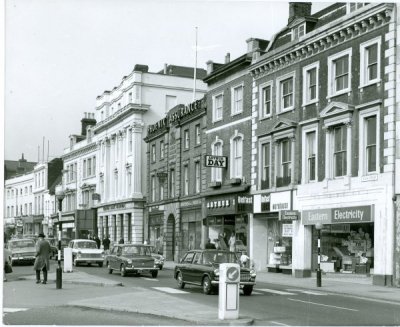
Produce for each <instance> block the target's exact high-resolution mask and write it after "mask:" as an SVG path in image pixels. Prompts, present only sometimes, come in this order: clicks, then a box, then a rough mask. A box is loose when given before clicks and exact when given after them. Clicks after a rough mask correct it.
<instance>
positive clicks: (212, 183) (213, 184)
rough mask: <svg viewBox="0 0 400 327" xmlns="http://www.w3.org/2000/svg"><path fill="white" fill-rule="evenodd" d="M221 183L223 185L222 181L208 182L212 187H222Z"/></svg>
mask: <svg viewBox="0 0 400 327" xmlns="http://www.w3.org/2000/svg"><path fill="white" fill-rule="evenodd" d="M221 185H222V183H221V182H210V183H208V187H211V188H217V187H221Z"/></svg>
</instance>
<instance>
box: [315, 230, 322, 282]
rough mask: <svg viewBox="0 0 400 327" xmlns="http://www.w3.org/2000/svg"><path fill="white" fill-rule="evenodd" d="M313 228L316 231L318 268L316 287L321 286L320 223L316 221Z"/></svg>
mask: <svg viewBox="0 0 400 327" xmlns="http://www.w3.org/2000/svg"><path fill="white" fill-rule="evenodd" d="M315 229H316V230H317V231H318V268H317V287H321V229H322V224H321V223H316V224H315Z"/></svg>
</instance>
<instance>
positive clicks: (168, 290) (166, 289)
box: [152, 287, 189, 294]
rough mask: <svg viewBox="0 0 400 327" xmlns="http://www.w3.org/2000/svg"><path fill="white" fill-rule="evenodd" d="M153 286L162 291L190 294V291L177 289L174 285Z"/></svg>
mask: <svg viewBox="0 0 400 327" xmlns="http://www.w3.org/2000/svg"><path fill="white" fill-rule="evenodd" d="M152 288H154V289H155V290H158V291H161V292H165V293H171V294H189V292H185V291H181V290H177V289H176V288H172V287H152Z"/></svg>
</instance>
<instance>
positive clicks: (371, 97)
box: [250, 3, 396, 285]
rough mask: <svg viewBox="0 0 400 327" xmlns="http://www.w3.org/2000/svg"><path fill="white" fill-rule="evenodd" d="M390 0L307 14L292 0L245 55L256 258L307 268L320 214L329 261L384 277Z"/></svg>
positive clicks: (306, 272)
mask: <svg viewBox="0 0 400 327" xmlns="http://www.w3.org/2000/svg"><path fill="white" fill-rule="evenodd" d="M393 8H394V7H393V4H378V3H371V4H366V5H364V4H362V3H357V4H354V3H338V4H334V5H331V6H329V7H327V8H325V9H324V10H322V11H320V12H317V13H315V14H313V15H311V3H290V15H289V21H288V24H287V26H286V27H285V28H284V29H282V30H281V31H280V32H279V33H278V34H276V35H275V36H274V38H273V40H271V43H270V44H269V46H268V48H267V51H266V53H262V52H260V53H259V54H258V55H257V56H256V58H255V60H254V61H253V64H252V66H251V68H250V72H251V74H252V76H253V78H254V82H253V115H254V117H257V118H256V119H255V120H254V121H253V130H254V131H255V134H256V138H255V139H254V142H253V145H252V148H253V150H252V156H253V158H254V159H255V160H254V164H253V167H252V176H253V178H252V185H253V187H252V193H253V194H254V196H255V197H257V198H258V200H257V202H258V205H257V210H256V209H255V213H254V215H253V217H252V218H253V219H252V225H253V227H252V230H253V236H254V237H253V239H252V241H253V251H252V254H253V256H254V258H255V260H256V262H258V266H259V267H260V268H262V267H269V266H274V267H277V266H279V265H281V266H283V268H288V269H291V270H292V272H293V274H294V275H295V276H297V277H304V276H310V274H311V271H314V270H315V269H316V266H317V230H316V227H320V226H319V225H320V224H321V225H322V243H321V251H322V254H323V255H324V256H325V261H324V266H325V271H327V270H328V271H330V270H331V271H340V272H344V273H346V272H352V273H355V272H356V271H357V272H363V273H369V272H370V271H371V269H373V273H374V275H373V280H374V283H375V284H379V285H391V284H392V282H393V273H394V272H393V269H394V262H393V258H394V256H393V245H394V239H393V235H394V206H393V202H392V201H393V200H392V198H393V194H394V189H393V178H394V168H395V167H394V137H393V135H394V134H393V133H394V123H393V122H394V118H395V110H394V107H393V105H391V100H390V99H391V98H392V97H393V96H394V94H395V83H394V82H393V81H394V72H393V71H394V70H393V63H394V62H395V59H396V58H395V53H394V51H393V44H394V34H393V26H392V24H393V17H392V13H393ZM322 31H323V33H322ZM255 201H256V199H255ZM268 202H269V203H268ZM263 208H264V210H263ZM258 210H260V211H261V213H258ZM256 211H257V214H256ZM366 262H368V263H367V264H366ZM325 263H326V264H325Z"/></svg>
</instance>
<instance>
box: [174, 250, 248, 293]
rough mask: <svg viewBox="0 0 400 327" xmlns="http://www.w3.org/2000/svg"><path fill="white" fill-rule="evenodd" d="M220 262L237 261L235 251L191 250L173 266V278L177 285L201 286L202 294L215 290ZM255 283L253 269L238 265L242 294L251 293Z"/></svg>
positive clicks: (180, 286) (182, 286)
mask: <svg viewBox="0 0 400 327" xmlns="http://www.w3.org/2000/svg"><path fill="white" fill-rule="evenodd" d="M221 263H237V264H239V265H240V260H239V259H238V257H237V255H236V253H234V252H229V251H225V250H211V249H210V250H191V251H188V252H186V253H185V254H184V256H183V257H182V259H181V260H180V261H179V264H177V265H176V266H175V269H174V278H175V279H176V280H177V283H178V287H179V288H181V289H182V288H184V287H185V285H186V284H191V285H197V286H201V287H202V288H203V292H204V294H211V293H213V292H216V291H217V289H218V284H219V265H220V264H221ZM255 284H256V272H255V270H253V269H250V268H246V267H240V288H241V289H242V290H243V294H244V295H251V293H252V292H253V286H254V285H255Z"/></svg>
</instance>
